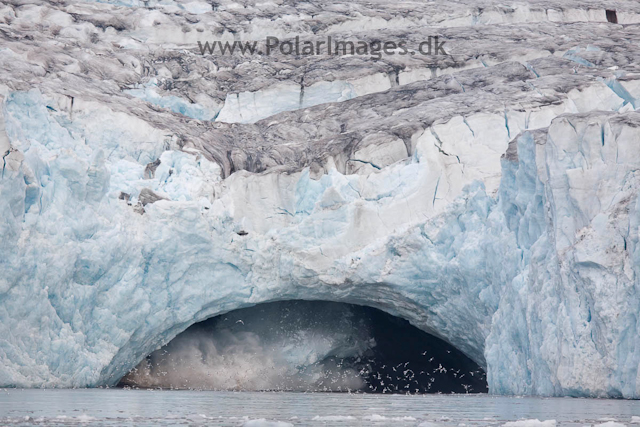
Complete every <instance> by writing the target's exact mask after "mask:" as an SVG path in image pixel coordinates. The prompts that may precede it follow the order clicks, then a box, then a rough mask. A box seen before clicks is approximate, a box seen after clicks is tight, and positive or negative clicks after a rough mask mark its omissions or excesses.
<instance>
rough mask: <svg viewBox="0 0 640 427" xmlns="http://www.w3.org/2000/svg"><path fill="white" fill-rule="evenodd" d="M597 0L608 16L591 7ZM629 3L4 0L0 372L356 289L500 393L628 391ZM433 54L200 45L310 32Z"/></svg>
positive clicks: (638, 299) (633, 283) (94, 366)
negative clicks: (424, 45)
mask: <svg viewBox="0 0 640 427" xmlns="http://www.w3.org/2000/svg"><path fill="white" fill-rule="evenodd" d="M605 10H615V11H616V15H617V19H618V22H619V24H614V23H609V22H607V17H606V12H605ZM638 22H640V7H639V6H638V5H637V4H635V3H632V2H616V1H609V2H605V3H602V2H599V1H598V2H595V1H593V2H564V3H563V4H562V6H558V5H557V4H555V2H546V1H538V0H536V1H529V2H514V3H513V4H510V5H509V6H504V5H498V4H497V3H494V2H491V1H488V0H487V1H482V2H477V1H473V2H470V1H456V2H440V3H437V2H432V3H424V4H416V3H410V4H409V3H405V2H393V3H392V4H388V3H387V2H350V3H340V2H337V3H336V2H319V3H318V2H313V3H296V4H289V3H286V2H278V1H276V2H266V3H259V2H256V3H252V2H246V3H242V4H240V3H235V2H220V3H218V5H217V6H216V8H215V10H213V8H212V7H211V4H209V3H204V2H197V1H195V2H179V1H169V0H167V1H164V0H162V1H157V2H153V1H152V2H146V3H142V2H137V1H122V2H86V3H72V2H51V3H48V2H42V1H10V2H8V3H7V2H5V3H3V4H2V5H0V97H1V98H2V109H1V112H2V114H1V116H0V153H2V155H3V156H2V158H3V161H2V175H1V176H2V178H1V180H0V214H1V216H0V218H2V219H1V220H0V236H1V238H0V260H1V261H0V266H1V267H0V268H1V270H0V271H1V273H2V274H0V337H1V338H0V386H26V387H31V386H47V387H70V386H94V385H102V384H114V383H116V382H117V381H118V380H119V378H121V377H122V376H123V375H124V374H125V373H126V372H127V371H128V370H129V369H130V368H132V367H133V366H135V365H136V364H137V363H138V362H139V361H140V360H141V359H142V358H143V357H144V356H145V355H147V354H149V353H150V352H151V351H153V350H155V349H156V348H158V347H159V346H160V345H162V344H164V343H166V342H168V341H169V340H170V339H172V338H173V337H174V336H176V335H177V334H178V333H180V332H181V331H183V330H184V329H186V328H187V327H188V326H190V325H191V324H193V323H195V322H198V321H200V320H203V319H206V318H209V317H211V316H214V315H216V314H220V313H224V312H227V311H230V310H233V309H236V308H240V307H245V306H250V305H254V304H258V303H261V302H266V301H275V300H288V299H306V300H330V301H342V302H349V303H354V304H362V305H368V306H372V307H376V308H380V309H382V310H385V311H387V312H389V313H391V314H394V315H397V316H400V317H403V318H405V319H408V320H409V321H411V322H412V323H413V324H414V325H416V326H418V327H420V328H421V329H423V330H425V331H428V332H430V333H432V334H434V335H437V336H439V337H441V338H443V339H445V340H447V341H448V342H450V343H451V344H453V345H454V346H455V347H457V348H458V349H460V350H461V351H463V352H464V353H466V354H467V355H468V356H469V357H471V358H472V359H474V360H475V361H476V362H478V363H479V364H481V365H482V366H483V367H486V369H487V374H488V381H489V387H490V390H491V391H492V392H494V393H504V394H514V393H517V394H540V395H574V396H612V397H617V396H622V397H628V398H632V397H634V398H637V397H640V383H638V380H637V379H638V367H639V365H640V338H639V336H638V334H637V330H638V328H639V327H640V325H639V324H638V318H637V313H638V310H639V309H640V296H639V294H638V286H639V283H638V279H637V277H636V271H637V270H638V268H640V258H639V252H638V249H637V246H638V221H639V220H640V206H639V205H638V198H637V195H638V188H639V185H638V179H639V177H638V170H639V169H640V164H639V162H640V117H639V116H638V113H637V112H636V111H635V110H636V108H637V107H638V102H639V101H638V100H639V99H640V73H639V70H638V64H637V58H638V54H637V52H638V48H637V46H635V44H634V43H635V40H638V36H639V35H640V27H638V24H637V23H638ZM328 34H334V35H342V36H344V37H345V38H347V37H354V38H357V39H361V40H373V39H389V40H407V41H408V43H416V42H419V41H421V40H424V39H425V38H426V37H428V36H432V35H439V37H441V38H442V39H443V40H446V43H447V49H448V51H447V53H448V54H447V55H444V56H442V55H440V56H419V55H416V56H406V57H400V56H397V55H396V56H383V57H382V58H381V59H380V60H372V59H370V58H362V57H357V56H348V57H344V56H342V57H336V56H314V57H312V58H299V57H294V56H288V55H273V56H257V57H256V56H239V55H235V56H207V55H204V56H203V55H201V54H200V52H199V50H198V47H197V41H198V40H212V39H219V40H232V39H233V38H234V37H235V38H237V39H242V40H250V39H262V38H264V37H265V36H267V35H273V36H276V37H280V38H283V39H284V38H286V37H294V36H295V35H299V36H305V37H324V36H326V35H328Z"/></svg>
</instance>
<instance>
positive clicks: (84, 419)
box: [0, 389, 640, 426]
mask: <svg viewBox="0 0 640 427" xmlns="http://www.w3.org/2000/svg"><path fill="white" fill-rule="evenodd" d="M633 416H636V417H637V416H640V401H630V400H607V399H602V400H599V399H573V398H531V397H527V398H519V397H501V396H490V395H486V394H482V395H412V396H407V395H380V394H378V395H375V394H347V393H286V392H216V391H187V390H184V391H175V390H166V391H165V390H126V389H80V390H21V389H0V425H108V426H147V425H194V426H198V425H211V426H242V425H243V424H245V423H247V422H248V421H251V420H255V419H266V420H272V421H276V420H277V421H281V422H283V423H289V424H292V425H296V426H323V425H332V426H333V425H336V426H340V425H354V426H387V425H393V426H396V425H399V426H417V425H419V424H421V423H425V422H431V423H436V424H438V425H446V426H459V425H460V424H465V425H466V426H498V425H502V424H504V423H505V422H508V421H516V420H521V419H539V420H550V419H554V420H557V422H558V424H559V425H580V426H582V425H587V424H590V425H593V424H600V423H605V422H607V421H613V420H616V421H618V422H620V423H623V424H627V425H632V424H631V421H632V417H633ZM637 421H638V422H640V419H637ZM250 425H251V423H250ZM282 425H286V424H282ZM638 426H640V424H638Z"/></svg>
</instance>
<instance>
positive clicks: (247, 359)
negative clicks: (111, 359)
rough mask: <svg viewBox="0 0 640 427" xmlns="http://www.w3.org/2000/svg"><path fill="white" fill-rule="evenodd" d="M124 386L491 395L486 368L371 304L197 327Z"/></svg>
mask: <svg viewBox="0 0 640 427" xmlns="http://www.w3.org/2000/svg"><path fill="white" fill-rule="evenodd" d="M119 385H120V386H122V387H136V388H165V389H195V390H240V391H247V390H251V391H304V392H314V391H319V392H366V393H383V394H384V393H402V394H415V393H486V392H487V383H486V374H485V372H484V370H483V369H482V368H481V367H479V366H478V365H477V364H476V363H474V362H473V361H472V360H471V359H469V358H468V357H466V356H465V355H464V354H463V353H461V352H460V351H458V350H456V349H455V348H454V347H452V346H451V345H449V344H447V343H446V342H444V341H443V340H441V339H439V338H436V337H434V336H432V335H429V334H427V333H425V332H423V331H421V330H419V329H418V328H416V327H414V326H412V325H410V324H409V322H407V321H405V320H402V319H399V318H397V317H394V316H391V315H388V314H386V313H384V312H382V311H380V310H377V309H372V308H369V307H363V306H355V305H350V304H344V303H331V302H326V301H282V302H272V303H264V304H259V305H257V306H255V307H250V308H245V309H240V310H234V311H232V312H229V313H226V314H222V315H219V316H216V317H213V318H210V319H208V320H205V321H203V322H199V323H197V324H195V325H192V326H191V327H189V328H188V329H187V330H185V331H184V332H182V333H181V334H179V335H178V336H176V337H175V338H174V339H173V340H172V341H171V342H169V343H168V344H167V345H165V346H163V347H162V348H160V349H158V350H156V351H154V352H153V353H151V354H150V355H148V356H147V357H145V359H144V360H143V361H142V362H140V364H138V366H136V368H134V369H133V370H131V371H130V372H129V373H127V375H125V376H124V377H123V378H122V379H121V380H120V382H119Z"/></svg>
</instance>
